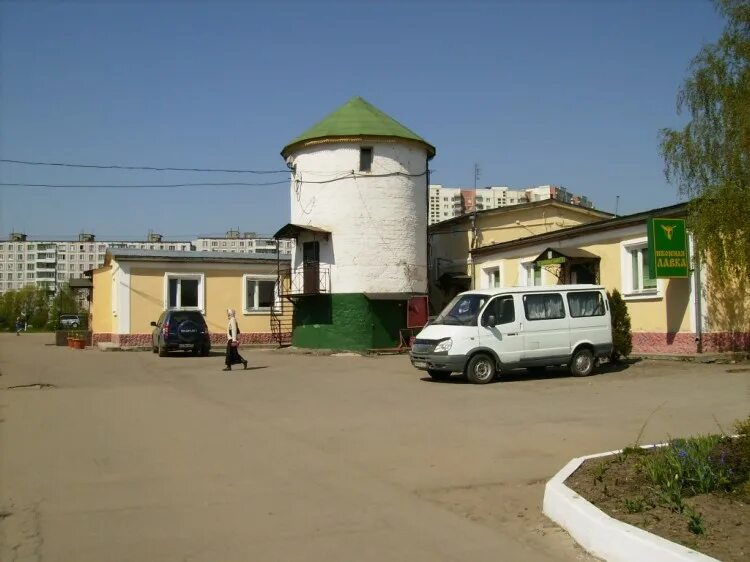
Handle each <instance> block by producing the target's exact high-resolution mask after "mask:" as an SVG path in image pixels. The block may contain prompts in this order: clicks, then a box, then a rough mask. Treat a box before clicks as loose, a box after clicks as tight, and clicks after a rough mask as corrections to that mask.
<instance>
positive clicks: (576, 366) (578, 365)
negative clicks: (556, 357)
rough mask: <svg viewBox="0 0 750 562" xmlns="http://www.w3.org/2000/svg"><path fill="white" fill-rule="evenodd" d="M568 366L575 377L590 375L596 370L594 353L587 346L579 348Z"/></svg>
mask: <svg viewBox="0 0 750 562" xmlns="http://www.w3.org/2000/svg"><path fill="white" fill-rule="evenodd" d="M568 368H569V369H570V374H571V375H573V376H574V377H588V376H589V375H590V374H591V373H593V372H594V354H593V353H591V350H590V349H588V348H586V347H583V348H581V349H579V350H578V351H576V352H575V353H574V354H573V358H572V359H571V360H570V364H569V365H568Z"/></svg>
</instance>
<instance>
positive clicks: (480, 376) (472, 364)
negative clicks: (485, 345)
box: [466, 353, 495, 384]
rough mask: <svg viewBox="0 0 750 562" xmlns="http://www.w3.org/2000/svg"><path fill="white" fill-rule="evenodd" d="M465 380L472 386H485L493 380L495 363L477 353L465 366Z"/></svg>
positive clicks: (487, 356)
mask: <svg viewBox="0 0 750 562" xmlns="http://www.w3.org/2000/svg"><path fill="white" fill-rule="evenodd" d="M466 378H467V379H469V382H471V383H474V384H487V383H488V382H491V381H492V379H494V378H495V361H494V360H493V359H492V357H490V356H489V355H486V354H484V353H479V354H478V355H475V356H474V357H472V358H471V360H470V361H469V364H468V365H467V366H466Z"/></svg>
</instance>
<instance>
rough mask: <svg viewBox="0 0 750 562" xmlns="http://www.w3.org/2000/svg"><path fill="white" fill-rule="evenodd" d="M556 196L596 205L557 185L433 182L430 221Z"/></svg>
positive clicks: (587, 205)
mask: <svg viewBox="0 0 750 562" xmlns="http://www.w3.org/2000/svg"><path fill="white" fill-rule="evenodd" d="M544 199H556V200H558V201H563V202H565V203H572V204H573V205H581V206H582V207H587V208H590V209H593V207H594V205H593V203H591V201H589V199H588V198H587V197H586V196H584V195H573V194H571V193H570V192H569V191H568V190H567V189H565V188H564V187H561V186H556V185H540V186H537V187H529V188H525V189H512V188H510V187H505V186H495V187H482V188H477V189H476V190H475V189H473V188H462V187H444V186H442V185H439V184H435V185H430V189H429V209H428V211H427V214H428V216H427V219H428V223H429V224H433V223H436V222H440V221H444V220H448V219H451V218H453V217H459V216H461V215H465V214H467V213H473V212H474V211H475V210H476V211H484V210H487V209H497V208H498V207H507V206H509V205H518V204H520V203H530V202H532V201H542V200H544Z"/></svg>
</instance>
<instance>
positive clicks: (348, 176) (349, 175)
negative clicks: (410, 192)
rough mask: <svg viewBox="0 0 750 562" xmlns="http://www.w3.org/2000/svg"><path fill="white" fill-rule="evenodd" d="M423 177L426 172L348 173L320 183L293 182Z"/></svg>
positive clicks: (300, 180) (325, 181) (298, 179)
mask: <svg viewBox="0 0 750 562" xmlns="http://www.w3.org/2000/svg"><path fill="white" fill-rule="evenodd" d="M425 175H427V171H424V172H422V173H421V174H407V173H406V172H388V173H385V174H362V173H356V172H349V173H346V174H344V175H343V176H339V177H336V178H331V179H327V180H321V181H309V180H303V179H300V178H294V181H297V182H301V183H313V184H322V183H333V182H336V181H340V180H347V179H365V178H391V177H396V176H402V177H405V178H419V177H422V176H425Z"/></svg>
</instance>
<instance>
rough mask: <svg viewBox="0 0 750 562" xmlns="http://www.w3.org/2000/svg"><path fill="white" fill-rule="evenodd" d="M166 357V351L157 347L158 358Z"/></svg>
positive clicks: (161, 347)
mask: <svg viewBox="0 0 750 562" xmlns="http://www.w3.org/2000/svg"><path fill="white" fill-rule="evenodd" d="M166 356H167V349H166V348H165V347H164V346H162V345H160V346H159V357H166Z"/></svg>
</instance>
